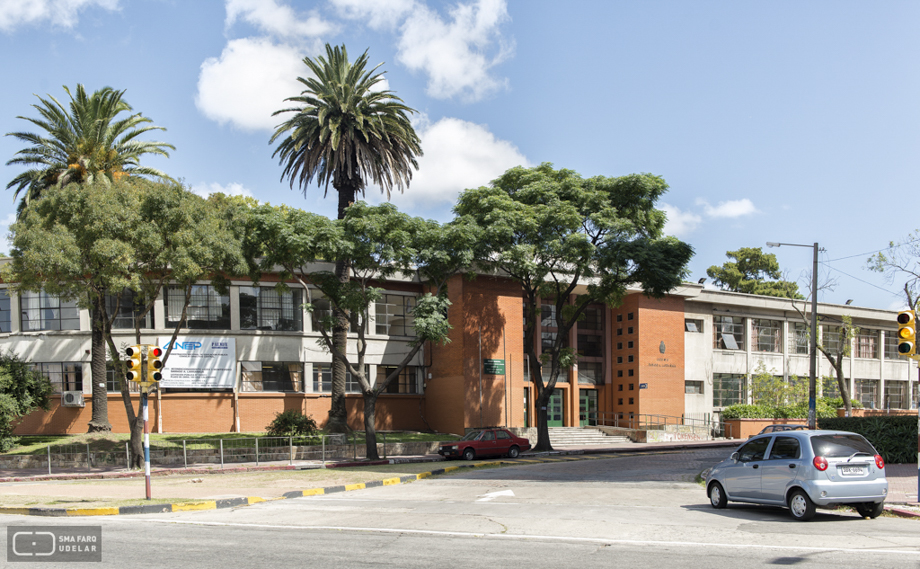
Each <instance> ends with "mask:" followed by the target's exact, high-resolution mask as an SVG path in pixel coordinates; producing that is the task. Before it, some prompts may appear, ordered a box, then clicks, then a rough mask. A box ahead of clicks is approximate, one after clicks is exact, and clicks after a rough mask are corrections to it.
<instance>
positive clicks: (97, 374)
mask: <svg viewBox="0 0 920 569" xmlns="http://www.w3.org/2000/svg"><path fill="white" fill-rule="evenodd" d="M102 302H103V301H102V297H101V296H100V295H96V294H94V295H93V297H92V307H91V309H90V311H91V314H92V339H91V343H90V349H91V355H90V370H91V373H90V376H91V381H92V383H93V398H92V399H93V415H92V418H91V419H90V422H89V429H88V432H90V433H98V432H109V431H111V430H112V425H111V424H110V423H109V395H108V392H107V390H106V387H105V334H104V333H103V327H104V323H103V312H102Z"/></svg>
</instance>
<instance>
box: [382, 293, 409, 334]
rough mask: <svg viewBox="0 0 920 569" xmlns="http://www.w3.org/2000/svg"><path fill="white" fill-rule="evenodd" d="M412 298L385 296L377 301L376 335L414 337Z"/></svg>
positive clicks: (397, 295) (394, 295)
mask: <svg viewBox="0 0 920 569" xmlns="http://www.w3.org/2000/svg"><path fill="white" fill-rule="evenodd" d="M413 308H415V297H414V296H403V295H399V294H385V295H383V297H382V298H381V299H380V300H378V301H377V313H376V323H377V333H378V334H385V335H388V336H415V317H414V316H413V315H412V309H413Z"/></svg>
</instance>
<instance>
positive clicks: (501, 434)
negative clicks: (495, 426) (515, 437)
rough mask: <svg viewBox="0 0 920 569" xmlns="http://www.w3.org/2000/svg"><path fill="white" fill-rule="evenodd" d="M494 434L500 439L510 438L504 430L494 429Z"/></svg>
mask: <svg viewBox="0 0 920 569" xmlns="http://www.w3.org/2000/svg"><path fill="white" fill-rule="evenodd" d="M495 436H497V437H498V438H500V439H510V438H511V435H509V434H508V433H506V432H505V431H495Z"/></svg>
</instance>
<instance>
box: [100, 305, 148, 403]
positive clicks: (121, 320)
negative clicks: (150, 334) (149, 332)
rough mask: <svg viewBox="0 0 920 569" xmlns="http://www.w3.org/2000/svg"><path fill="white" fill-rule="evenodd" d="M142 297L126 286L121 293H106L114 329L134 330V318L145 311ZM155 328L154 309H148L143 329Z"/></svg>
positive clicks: (106, 307)
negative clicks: (141, 302) (141, 303)
mask: <svg viewBox="0 0 920 569" xmlns="http://www.w3.org/2000/svg"><path fill="white" fill-rule="evenodd" d="M140 301H141V299H140V298H138V295H137V294H136V293H135V292H134V291H133V290H131V289H129V288H126V289H124V290H122V291H121V292H119V293H116V294H112V293H106V295H105V312H106V314H107V315H108V316H109V318H112V329H113V330H134V319H135V318H137V317H138V316H139V315H140V314H141V312H143V311H144V308H145V307H144V306H141V305H140V304H138V302H140ZM150 328H153V309H152V308H151V309H150V310H148V311H147V314H145V315H144V318H143V319H142V320H141V330H144V329H150ZM116 391H117V390H116Z"/></svg>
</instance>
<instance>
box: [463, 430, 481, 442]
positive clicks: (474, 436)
mask: <svg viewBox="0 0 920 569" xmlns="http://www.w3.org/2000/svg"><path fill="white" fill-rule="evenodd" d="M481 434H482V431H470V432H468V433H467V434H465V435H463V438H462V439H460V440H461V441H475V440H476V439H477V438H479V435H481Z"/></svg>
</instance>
